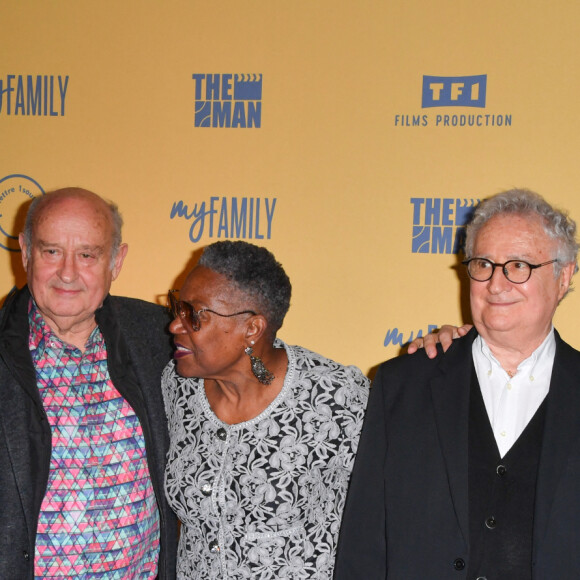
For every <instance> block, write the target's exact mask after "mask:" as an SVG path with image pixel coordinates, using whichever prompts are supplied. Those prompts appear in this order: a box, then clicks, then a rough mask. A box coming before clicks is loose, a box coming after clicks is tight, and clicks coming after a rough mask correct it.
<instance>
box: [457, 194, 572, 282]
mask: <svg viewBox="0 0 580 580" xmlns="http://www.w3.org/2000/svg"><path fill="white" fill-rule="evenodd" d="M500 214H501V215H505V214H515V215H523V216H526V215H536V216H538V217H539V218H540V220H541V223H542V225H543V227H544V231H545V232H546V235H547V236H548V237H549V238H551V239H553V240H556V241H557V243H558V249H557V255H556V256H554V258H556V259H557V260H558V261H557V262H556V263H555V264H554V275H555V276H558V275H559V274H560V271H561V269H562V266H563V265H564V264H570V263H574V264H577V255H578V243H577V242H576V222H575V221H574V220H573V219H571V218H570V217H568V214H567V213H565V212H563V211H560V210H558V209H555V208H554V207H552V206H551V205H550V204H549V203H548V202H547V201H546V200H545V199H544V198H543V197H542V196H541V195H539V194H538V193H535V192H534V191H530V190H529V189H510V190H508V191H504V192H502V193H498V194H497V195H494V196H492V197H489V198H487V199H485V200H483V201H482V202H481V203H480V204H479V205H478V206H477V208H476V209H475V211H474V212H473V216H472V218H471V221H470V222H469V223H468V225H467V228H466V235H465V256H466V258H467V259H469V258H473V257H474V256H473V248H474V246H475V240H476V238H477V234H478V233H479V231H480V230H481V228H482V227H483V226H484V225H485V224H486V223H487V222H488V221H489V220H490V219H491V218H493V217H495V216H496V215H500ZM577 270H578V266H577V265H576V269H575V271H577Z"/></svg>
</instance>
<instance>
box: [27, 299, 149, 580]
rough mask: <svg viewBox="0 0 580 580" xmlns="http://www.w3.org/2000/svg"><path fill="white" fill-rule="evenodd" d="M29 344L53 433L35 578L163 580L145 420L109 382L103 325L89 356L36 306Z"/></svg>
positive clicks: (89, 344) (31, 314)
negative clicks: (69, 341) (58, 332)
mask: <svg viewBox="0 0 580 580" xmlns="http://www.w3.org/2000/svg"><path fill="white" fill-rule="evenodd" d="M28 317H29V324H30V337H29V346H30V351H31V354H32V358H33V360H34V366H35V369H36V377H37V383H38V389H39V392H40V396H41V399H42V402H43V404H44V409H45V411H46V414H47V416H48V421H49V424H50V426H51V429H52V456H51V463H50V472H49V479H48V485H47V489H46V494H45V496H44V500H43V502H42V507H41V510H40V515H39V520H38V528H37V536H36V553H35V576H36V577H40V578H43V579H49V578H71V579H72V578H75V579H77V578H82V579H97V578H103V579H107V580H126V579H127V580H128V579H129V578H131V579H139V580H145V579H150V578H155V577H156V576H157V560H158V556H159V513H158V510H157V502H156V499H155V494H154V490H153V487H152V485H151V480H150V477H149V469H148V466H147V457H146V453H145V439H144V437H143V431H142V429H141V424H140V422H139V419H138V418H137V416H136V414H135V412H134V411H133V409H132V408H131V406H130V405H129V403H128V402H127V401H126V400H125V399H124V398H123V397H122V396H121V395H120V394H119V392H118V391H117V389H116V388H115V387H114V385H113V383H112V382H111V378H110V376H109V370H108V366H107V349H106V346H105V341H104V338H103V336H102V334H101V332H100V330H99V328H98V327H97V328H95V330H94V331H93V332H92V334H91V336H90V337H89V339H88V341H87V344H86V350H85V352H84V353H83V352H81V350H80V349H78V348H76V347H73V346H71V345H69V344H66V343H64V342H63V341H62V340H60V339H59V338H57V337H56V335H55V334H54V333H53V332H52V331H51V330H50V328H49V327H48V325H47V324H46V322H45V321H44V319H43V317H42V315H41V314H40V312H39V311H38V309H37V307H36V305H35V304H34V302H33V301H32V300H31V303H30V307H29V315H28Z"/></svg>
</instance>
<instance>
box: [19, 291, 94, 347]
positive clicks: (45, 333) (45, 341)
mask: <svg viewBox="0 0 580 580" xmlns="http://www.w3.org/2000/svg"><path fill="white" fill-rule="evenodd" d="M28 325H29V328H30V335H29V342H28V344H29V348H30V350H31V351H36V350H39V349H40V352H42V351H44V349H45V348H46V346H47V345H50V346H51V347H52V348H56V349H65V348H68V349H71V348H72V349H74V348H76V347H75V346H73V345H70V344H68V343H67V342H64V341H63V340H62V339H60V338H59V337H58V336H57V335H56V334H55V333H54V332H53V331H52V329H51V328H50V326H48V324H47V323H46V320H45V319H44V316H43V315H42V313H41V312H40V310H39V308H38V306H37V305H36V302H35V301H34V298H33V297H32V296H31V297H30V300H29V302H28ZM103 343H104V339H103V336H102V334H101V331H100V330H99V327H98V326H96V327H95V328H94V329H93V331H92V332H91V334H90V336H89V338H88V339H87V343H86V350H91V349H93V348H95V347H97V348H98V347H100V346H102V345H103Z"/></svg>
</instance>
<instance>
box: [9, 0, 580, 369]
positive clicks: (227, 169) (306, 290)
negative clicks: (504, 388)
mask: <svg viewBox="0 0 580 580" xmlns="http://www.w3.org/2000/svg"><path fill="white" fill-rule="evenodd" d="M0 20H1V22H2V41H1V42H2V49H1V50H0V131H1V135H2V139H1V143H2V145H1V148H2V154H1V156H0V180H1V181H0V279H1V281H2V282H3V284H2V289H0V294H1V295H5V294H6V293H7V292H8V291H9V290H10V288H12V286H13V285H21V284H22V283H23V273H22V269H21V267H20V266H19V260H20V257H19V254H18V252H16V251H14V250H15V249H16V247H17V246H16V243H15V236H16V235H17V232H18V229H19V224H20V223H21V219H22V204H23V203H24V202H26V201H27V200H28V199H30V196H35V195H40V194H42V192H43V191H49V190H51V189H54V188H57V187H63V186H69V185H79V186H82V187H86V188H88V189H92V190H94V191H96V192H98V193H99V194H101V195H103V196H104V197H107V198H109V199H112V200H114V201H115V202H116V203H118V205H119V206H120V208H121V211H122V213H123V215H124V218H125V230H124V238H125V241H127V242H128V243H129V246H130V250H129V254H128V257H127V260H126V262H125V266H124V270H123V272H122V273H121V276H120V278H119V279H118V280H117V281H116V282H115V284H114V286H113V292H114V293H117V294H125V295H131V296H136V297H140V298H144V299H147V300H153V301H155V300H158V299H159V297H160V296H161V295H164V294H165V293H166V291H167V289H168V288H169V287H174V286H176V285H179V283H180V281H181V280H182V277H183V276H182V275H183V272H184V269H185V268H186V267H187V266H188V264H189V263H190V261H191V259H192V256H193V255H194V252H196V251H197V250H199V249H200V248H201V247H202V246H204V245H206V244H208V243H211V242H213V241H217V240H219V239H227V238H232V237H233V238H242V239H246V240H248V241H253V242H256V243H260V244H263V245H265V246H267V247H268V248H270V249H271V250H272V251H273V252H274V253H275V255H276V256H277V257H278V259H279V260H280V261H281V262H282V263H283V264H284V266H285V268H286V270H287V272H288V273H289V275H290V278H291V280H292V283H293V287H294V293H293V299H292V306H291V310H290V313H289V314H288V317H287V319H286V322H285V324H284V326H283V328H282V330H281V332H280V336H281V337H282V338H283V339H285V340H286V341H288V342H290V343H299V344H302V345H304V346H306V347H309V348H311V349H314V350H316V351H319V352H321V353H323V354H325V355H327V356H329V357H332V358H335V359H337V360H339V361H340V362H343V363H350V364H357V365H358V366H360V367H361V368H362V369H363V371H364V372H370V371H371V369H372V367H374V366H375V365H376V364H378V363H379V362H380V361H382V360H384V359H385V358H389V357H391V356H394V355H396V354H398V353H399V351H400V345H399V343H403V342H405V341H406V340H407V339H408V338H410V337H412V336H415V335H416V334H417V332H419V331H423V332H425V331H426V330H427V329H428V327H429V325H440V324H443V323H445V322H460V321H462V320H465V319H466V318H467V317H468V313H467V312H466V311H465V308H462V307H461V303H460V288H461V287H460V284H458V276H457V270H456V269H455V266H456V265H457V261H458V257H457V256H456V255H455V254H454V253H453V243H452V242H453V240H454V239H455V235H456V233H457V228H458V227H459V226H461V223H462V219H464V213H465V208H466V207H467V208H468V207H470V206H471V205H472V204H473V203H475V201H476V200H477V199H480V198H482V197H485V196H488V195H490V194H493V193H496V192H498V191H500V190H503V189H506V188H510V187H514V186H525V187H529V188H531V189H534V190H536V191H538V192H540V193H542V194H543V195H544V196H546V197H547V198H548V199H549V200H550V201H552V202H554V203H555V204H557V205H559V206H561V207H564V208H567V209H568V210H569V211H570V213H571V215H572V216H573V217H576V219H580V198H579V196H578V195H577V193H576V192H577V188H578V184H580V176H579V175H578V173H579V167H580V164H579V163H578V161H577V152H578V150H579V149H580V131H579V126H578V125H579V119H580V116H579V114H578V105H577V101H578V99H577V95H576V90H580V82H579V81H578V54H579V50H580V3H578V2H577V1H576V0H557V1H556V2H545V1H543V0H542V1H540V0H512V1H511V2H505V1H500V0H490V1H489V2H487V3H485V4H482V3H481V2H471V1H467V2H461V3H458V2H456V1H451V0H435V1H433V2H424V1H422V0H405V1H402V0H357V1H356V2H354V1H349V2H336V1H330V0H314V1H313V0H292V1H288V2H281V1H278V0H249V1H246V2H240V1H239V0H223V1H218V2H199V1H195V0H187V1H186V0H174V1H171V0H170V1H168V2H161V1H160V0H157V1H153V0H124V1H123V2H118V1H115V2H113V1H111V0H102V1H100V2H78V0H75V1H72V0H59V1H58V2H45V1H42V0H28V1H26V0H22V1H19V2H5V3H4V4H3V5H2V7H0ZM204 125H209V126H204ZM579 300H580V299H579V298H578V297H577V296H575V295H574V294H572V295H571V296H569V297H568V298H566V299H565V300H564V302H563V304H562V305H561V306H560V309H559V311H558V314H557V319H556V324H557V327H558V328H559V330H560V331H561V333H562V334H563V336H564V338H565V339H567V340H568V341H569V342H571V343H572V344H573V345H575V346H576V347H580V332H579V331H578V328H577V327H578V319H579V316H578V314H579V310H580V302H579ZM385 342H386V343H387V345H386V346H385Z"/></svg>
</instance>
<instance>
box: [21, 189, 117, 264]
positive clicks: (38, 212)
mask: <svg viewBox="0 0 580 580" xmlns="http://www.w3.org/2000/svg"><path fill="white" fill-rule="evenodd" d="M70 199H77V200H82V201H86V202H89V203H90V204H91V205H92V206H93V207H94V209H95V211H97V212H99V213H102V215H103V216H104V217H105V219H106V220H107V221H108V222H109V223H110V226H111V227H110V230H111V247H112V254H111V266H112V264H113V262H114V261H115V258H116V257H117V254H118V252H119V247H120V246H121V229H122V227H123V218H122V217H121V214H120V213H119V209H118V208H117V206H116V205H115V204H114V203H113V202H110V201H107V200H105V199H103V198H102V197H101V196H99V195H97V194H96V193H93V192H92V191H89V190H88V189H83V188H81V187H65V188H62V189H56V190H54V191H51V192H49V193H47V194H45V195H41V196H38V197H36V198H35V199H34V200H33V201H32V203H31V204H30V207H29V209H28V213H27V214H26V222H25V224H24V232H23V234H24V241H25V244H26V251H27V253H28V258H30V251H31V248H32V241H33V238H34V232H35V230H36V227H37V225H38V223H39V222H40V220H41V219H42V217H43V215H44V214H45V213H47V211H48V210H49V209H52V208H57V207H58V206H59V205H60V204H61V203H63V202H65V201H66V200H70Z"/></svg>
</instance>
